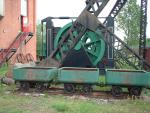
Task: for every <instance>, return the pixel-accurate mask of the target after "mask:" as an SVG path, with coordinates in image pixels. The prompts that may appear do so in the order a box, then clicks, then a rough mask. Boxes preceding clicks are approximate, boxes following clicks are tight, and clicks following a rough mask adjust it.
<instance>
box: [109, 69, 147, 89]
mask: <svg viewBox="0 0 150 113" xmlns="http://www.w3.org/2000/svg"><path fill="white" fill-rule="evenodd" d="M106 84H107V85H123V86H126V85H128V86H129V85H130V86H143V87H150V72H146V71H143V70H118V69H107V70H106Z"/></svg>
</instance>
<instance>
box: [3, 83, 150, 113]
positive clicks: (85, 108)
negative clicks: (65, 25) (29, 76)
mask: <svg viewBox="0 0 150 113" xmlns="http://www.w3.org/2000/svg"><path fill="white" fill-rule="evenodd" d="M9 89H10V87H8V86H1V88H0V113H112V112H113V113H150V107H149V105H150V101H144V100H117V101H113V102H108V103H104V102H98V101H100V99H97V100H95V99H81V97H74V98H72V97H66V96H61V95H49V94H45V96H33V95H21V94H18V93H13V92H11V93H8V90H9Z"/></svg>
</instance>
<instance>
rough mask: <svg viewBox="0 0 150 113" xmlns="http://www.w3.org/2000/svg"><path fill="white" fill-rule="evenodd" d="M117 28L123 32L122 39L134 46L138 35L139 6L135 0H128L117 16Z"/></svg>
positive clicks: (137, 42)
mask: <svg viewBox="0 0 150 113" xmlns="http://www.w3.org/2000/svg"><path fill="white" fill-rule="evenodd" d="M116 21H117V24H118V29H122V30H123V31H124V33H125V37H124V39H125V40H124V41H125V42H126V43H127V44H129V45H130V46H132V47H134V46H137V45H138V44H139V37H140V6H139V5H138V4H137V0H128V2H127V4H126V5H125V6H124V7H123V8H122V10H121V12H120V13H119V14H118V16H117V19H116Z"/></svg>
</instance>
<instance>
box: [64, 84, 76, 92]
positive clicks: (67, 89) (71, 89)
mask: <svg viewBox="0 0 150 113" xmlns="http://www.w3.org/2000/svg"><path fill="white" fill-rule="evenodd" d="M64 90H65V92H66V93H74V92H75V86H74V85H73V84H64Z"/></svg>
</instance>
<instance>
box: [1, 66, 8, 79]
mask: <svg viewBox="0 0 150 113" xmlns="http://www.w3.org/2000/svg"><path fill="white" fill-rule="evenodd" d="M7 71H8V66H7V65H6V64H4V65H3V66H2V67H1V68H0V77H2V76H4V75H5V74H6V73H7Z"/></svg>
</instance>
